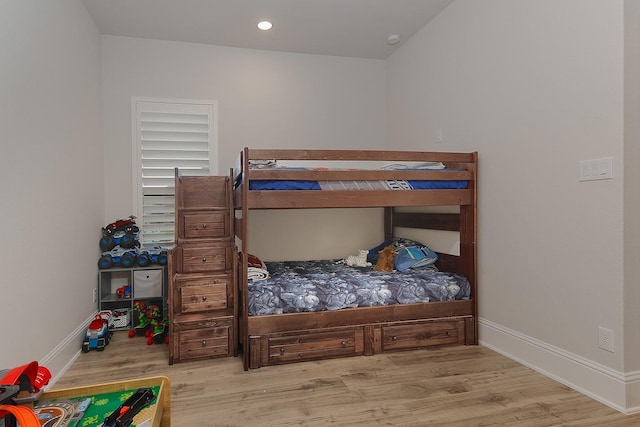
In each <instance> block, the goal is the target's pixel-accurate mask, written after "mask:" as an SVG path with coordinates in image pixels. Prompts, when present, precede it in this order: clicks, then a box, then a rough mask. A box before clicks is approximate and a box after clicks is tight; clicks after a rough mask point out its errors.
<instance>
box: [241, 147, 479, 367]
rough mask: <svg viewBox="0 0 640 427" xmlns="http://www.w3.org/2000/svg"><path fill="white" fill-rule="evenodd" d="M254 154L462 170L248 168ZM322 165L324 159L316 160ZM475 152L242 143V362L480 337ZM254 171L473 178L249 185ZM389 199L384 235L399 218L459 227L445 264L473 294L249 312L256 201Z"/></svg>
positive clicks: (323, 203)
mask: <svg viewBox="0 0 640 427" xmlns="http://www.w3.org/2000/svg"><path fill="white" fill-rule="evenodd" d="M255 160H258V161H259V160H262V161H265V160H278V161H282V160H312V161H322V160H329V161H338V160H342V161H384V162H443V163H444V164H445V165H446V166H447V168H456V169H457V170H458V169H459V171H455V172H452V171H448V172H446V173H443V172H441V171H434V170H348V171H347V170H345V171H342V170H269V169H250V168H249V162H250V161H255ZM316 166H317V164H316ZM477 167H478V155H477V153H476V152H473V153H436V152H414V151H361V150H267V149H249V148H245V149H244V150H243V151H242V152H241V153H240V156H239V159H238V163H237V165H236V168H235V169H234V171H233V175H234V180H235V190H234V204H235V210H236V215H235V216H236V219H235V221H236V226H235V230H236V238H237V240H238V241H239V243H240V246H241V252H240V255H239V269H238V270H239V274H238V279H239V280H238V292H239V302H240V314H239V328H238V329H239V344H240V346H241V350H242V354H243V362H244V368H245V370H247V369H256V368H260V367H262V366H266V365H277V364H281V363H289V362H296V361H304V360H314V359H323V358H332V357H345V356H356V355H373V354H376V353H381V352H386V351H395V350H403V349H412V348H420V347H429V346H438V345H450V344H459V345H461V344H462V345H473V344H477V343H478V317H477V312H478V298H477V296H478V292H477V275H476V263H477V261H476V260H477V255H476V247H477V246H476V245H477V244H476V234H477V233H476V223H477ZM253 180H317V181H332V180H372V181H373V180H376V181H377V180H466V181H468V186H467V188H466V189H456V190H446V189H445V190H443V189H440V190H396V191H393V190H355V191H354V190H352V191H349V190H249V183H250V182H251V181H253ZM408 206H459V213H415V212H397V210H396V208H397V207H408ZM355 207H381V208H384V235H385V239H387V238H391V237H393V236H394V229H395V228H396V227H407V228H420V229H433V230H449V231H457V232H459V239H460V255H459V256H455V255H447V254H438V255H439V260H438V263H437V266H438V267H439V269H440V270H443V271H449V272H456V273H460V274H462V275H464V276H466V277H467V279H468V280H469V283H470V285H471V298H470V299H468V300H455V301H444V302H427V303H417V304H406V305H389V306H377V307H358V308H347V309H342V310H337V311H319V312H305V313H288V314H272V315H265V316H249V315H248V313H247V307H248V295H247V293H248V288H247V261H248V254H250V253H251V251H250V236H249V235H248V224H249V221H250V215H251V211H252V210H254V209H305V208H355Z"/></svg>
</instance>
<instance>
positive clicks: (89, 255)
mask: <svg viewBox="0 0 640 427" xmlns="http://www.w3.org/2000/svg"><path fill="white" fill-rule="evenodd" d="M0 55H1V57H2V66H1V67H0V181H2V190H1V196H0V200H2V220H1V221H0V236H1V238H0V271H2V277H1V279H0V283H1V284H2V285H1V289H2V294H1V295H2V296H1V299H0V301H1V303H0V336H1V337H2V342H3V344H2V350H1V351H0V368H11V367H14V366H18V365H22V364H24V363H27V362H30V361H32V360H37V361H39V362H40V363H42V364H44V365H45V366H47V367H48V368H49V369H50V370H51V371H52V373H53V374H54V375H57V373H58V372H59V371H60V369H61V368H62V367H63V366H64V365H65V364H66V363H67V362H68V361H69V360H70V359H71V358H72V357H73V355H74V354H75V353H77V352H79V351H80V345H81V334H83V333H84V330H83V328H85V327H86V324H87V323H86V322H87V320H88V319H89V318H90V317H91V315H92V314H93V313H94V312H95V305H94V304H93V303H92V290H93V288H95V287H96V284H97V275H96V269H97V264H96V263H97V260H98V255H99V250H98V240H99V237H100V226H101V225H103V224H102V218H103V216H104V206H103V203H102V200H103V162H102V155H103V152H102V139H101V135H100V132H101V131H100V129H101V107H100V105H101V100H100V97H101V87H100V38H99V34H98V32H97V29H96V27H95V25H94V24H93V21H92V20H91V19H90V17H89V16H88V14H87V12H86V10H85V8H84V6H83V5H82V2H81V1H80V0H61V1H56V2H43V1H36V0H9V1H3V2H1V3H0Z"/></svg>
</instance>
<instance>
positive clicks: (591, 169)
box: [580, 157, 613, 181]
mask: <svg viewBox="0 0 640 427" xmlns="http://www.w3.org/2000/svg"><path fill="white" fill-rule="evenodd" d="M612 178H613V158H612V157H603V158H601V159H592V160H580V181H594V180H597V179H612Z"/></svg>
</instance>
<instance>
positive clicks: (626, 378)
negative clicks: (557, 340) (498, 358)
mask: <svg viewBox="0 0 640 427" xmlns="http://www.w3.org/2000/svg"><path fill="white" fill-rule="evenodd" d="M478 323H479V334H478V335H479V337H480V344H481V345H483V346H485V347H488V348H490V349H492V350H494V351H496V352H498V353H500V354H503V355H504V356H507V357H508V358H510V359H513V360H515V361H517V362H519V363H522V364H523V365H525V366H527V367H529V368H531V369H533V370H535V371H537V372H540V373H541V374H543V375H545V376H547V377H550V378H552V379H554V380H556V381H558V382H560V383H562V384H564V385H566V386H568V387H571V388H572V389H574V390H576V391H579V392H580V393H582V394H584V395H587V396H589V397H591V398H593V399H595V400H597V401H599V402H601V403H603V404H605V405H607V406H610V407H611V408H614V409H616V410H618V411H620V412H622V413H624V414H628V415H629V414H634V413H639V412H640V372H633V373H626V374H625V373H622V372H618V371H616V370H613V369H611V368H609V367H607V366H603V365H601V364H599V363H596V362H593V361H591V360H588V359H585V358H583V357H581V356H578V355H577V354H573V353H570V352H568V351H566V350H563V349H561V348H558V347H555V346H553V345H550V344H547V343H545V342H542V341H539V340H537V339H535V338H532V337H529V336H527V335H524V334H521V333H519V332H517V331H514V330H512V329H509V328H507V327H504V326H502V325H499V324H497V323H494V322H491V321H489V320H487V319H482V318H481V319H479V321H478Z"/></svg>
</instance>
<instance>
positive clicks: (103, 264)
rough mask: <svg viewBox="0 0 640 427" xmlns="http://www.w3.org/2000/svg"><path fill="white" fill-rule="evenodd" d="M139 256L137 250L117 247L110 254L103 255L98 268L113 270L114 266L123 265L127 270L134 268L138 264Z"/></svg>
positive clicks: (104, 253)
mask: <svg viewBox="0 0 640 427" xmlns="http://www.w3.org/2000/svg"><path fill="white" fill-rule="evenodd" d="M137 256H138V254H137V252H136V250H135V249H123V248H121V247H118V246H117V247H115V248H113V249H111V250H110V251H108V252H103V253H102V256H101V257H100V259H99V260H98V268H100V269H105V268H111V267H113V266H114V265H121V266H122V267H125V268H129V267H133V265H134V264H135V263H136V258H137Z"/></svg>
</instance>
